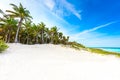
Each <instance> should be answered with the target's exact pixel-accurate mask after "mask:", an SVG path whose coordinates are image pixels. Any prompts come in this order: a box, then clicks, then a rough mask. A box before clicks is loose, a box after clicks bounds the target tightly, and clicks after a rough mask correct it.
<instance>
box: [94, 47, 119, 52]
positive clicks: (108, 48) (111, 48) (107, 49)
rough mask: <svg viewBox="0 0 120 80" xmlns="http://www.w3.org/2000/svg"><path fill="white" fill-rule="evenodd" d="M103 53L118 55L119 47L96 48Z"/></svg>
mask: <svg viewBox="0 0 120 80" xmlns="http://www.w3.org/2000/svg"><path fill="white" fill-rule="evenodd" d="M96 48H99V49H102V50H105V51H110V52H118V53H120V47H96Z"/></svg>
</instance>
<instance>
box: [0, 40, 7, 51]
mask: <svg viewBox="0 0 120 80" xmlns="http://www.w3.org/2000/svg"><path fill="white" fill-rule="evenodd" d="M7 48H8V46H7V44H6V43H5V42H4V41H2V40H0V53H1V52H2V51H4V50H6V49H7Z"/></svg>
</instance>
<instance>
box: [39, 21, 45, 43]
mask: <svg viewBox="0 0 120 80" xmlns="http://www.w3.org/2000/svg"><path fill="white" fill-rule="evenodd" d="M39 26H40V28H41V30H40V31H41V41H42V44H43V43H44V32H45V26H46V25H45V24H44V23H43V22H41V23H40V24H39Z"/></svg>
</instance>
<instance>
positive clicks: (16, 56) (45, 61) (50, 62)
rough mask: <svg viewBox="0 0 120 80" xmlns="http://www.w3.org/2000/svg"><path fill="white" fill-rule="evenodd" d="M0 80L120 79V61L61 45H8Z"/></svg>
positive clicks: (0, 57) (1, 62) (2, 57)
mask: <svg viewBox="0 0 120 80" xmlns="http://www.w3.org/2000/svg"><path fill="white" fill-rule="evenodd" d="M8 45H9V48H8V49H7V51H5V52H3V53H2V54H0V80H120V59H119V58H117V57H115V56H113V55H99V54H94V53H90V52H87V51H83V50H81V51H78V50H75V49H72V48H67V47H62V46H61V45H52V44H43V45H39V44H36V45H22V44H8Z"/></svg>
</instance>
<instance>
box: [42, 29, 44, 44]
mask: <svg viewBox="0 0 120 80" xmlns="http://www.w3.org/2000/svg"><path fill="white" fill-rule="evenodd" d="M43 43H44V31H43V30H42V44H43Z"/></svg>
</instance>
